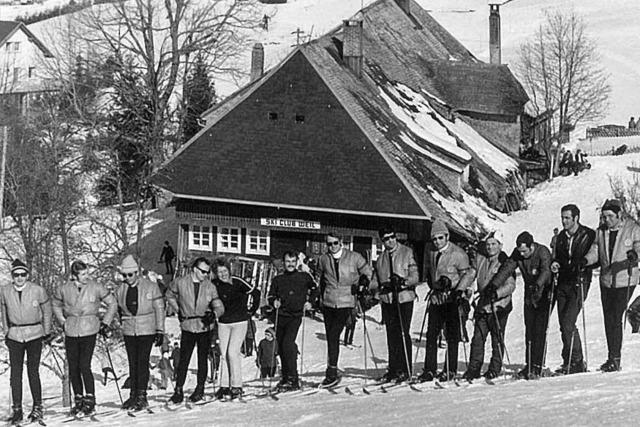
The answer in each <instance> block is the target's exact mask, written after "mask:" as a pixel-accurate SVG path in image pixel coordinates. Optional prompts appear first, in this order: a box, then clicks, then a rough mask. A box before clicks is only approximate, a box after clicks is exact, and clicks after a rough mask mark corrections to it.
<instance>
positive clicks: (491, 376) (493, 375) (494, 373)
mask: <svg viewBox="0 0 640 427" xmlns="http://www.w3.org/2000/svg"><path fill="white" fill-rule="evenodd" d="M483 376H484V377H485V379H488V380H492V379H494V378H498V376H500V372H498V371H494V370H493V369H489V370H487V372H485V373H484V375H483Z"/></svg>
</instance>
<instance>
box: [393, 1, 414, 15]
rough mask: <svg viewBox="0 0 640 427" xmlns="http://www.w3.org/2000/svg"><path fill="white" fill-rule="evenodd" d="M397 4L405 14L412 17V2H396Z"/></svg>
mask: <svg viewBox="0 0 640 427" xmlns="http://www.w3.org/2000/svg"><path fill="white" fill-rule="evenodd" d="M396 3H397V4H398V6H400V9H402V10H403V11H404V13H406V14H407V15H411V0H396Z"/></svg>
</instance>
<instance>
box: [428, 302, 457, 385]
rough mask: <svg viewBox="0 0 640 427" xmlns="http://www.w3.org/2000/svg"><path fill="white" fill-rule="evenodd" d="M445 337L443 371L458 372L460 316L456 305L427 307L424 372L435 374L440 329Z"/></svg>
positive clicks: (450, 303) (451, 303) (447, 304)
mask: <svg viewBox="0 0 640 427" xmlns="http://www.w3.org/2000/svg"><path fill="white" fill-rule="evenodd" d="M443 327H444V328H445V331H446V336H447V356H448V357H447V359H446V360H445V364H444V369H445V370H448V371H449V372H457V370H458V342H459V341H460V337H461V334H460V314H459V313H458V304H456V303H455V302H449V303H446V304H442V305H431V306H430V307H429V321H428V323H427V337H426V346H427V348H426V350H425V352H426V355H425V359H424V370H425V372H432V373H435V372H436V371H437V370H438V336H439V335H440V331H441V330H442V328H443Z"/></svg>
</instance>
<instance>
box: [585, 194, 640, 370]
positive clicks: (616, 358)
mask: <svg viewBox="0 0 640 427" xmlns="http://www.w3.org/2000/svg"><path fill="white" fill-rule="evenodd" d="M601 212H602V217H603V219H604V227H602V228H599V229H598V230H597V232H596V239H595V241H594V242H593V245H591V249H590V250H589V252H588V253H587V256H586V257H585V259H584V260H583V261H582V265H583V266H584V265H587V266H590V265H593V264H595V263H596V262H599V263H600V298H601V300H602V312H603V315H604V331H605V335H606V336H607V348H608V353H609V354H608V358H607V360H606V361H605V362H604V363H603V364H602V366H600V370H601V371H603V372H614V371H618V370H620V352H621V349H622V316H623V314H624V311H625V310H626V308H627V304H628V303H629V300H630V299H631V297H632V296H633V291H634V289H635V287H636V285H637V284H638V277H639V276H640V273H639V272H638V254H639V253H640V227H639V226H638V224H637V223H636V222H635V221H633V220H632V219H630V218H624V217H623V212H622V204H621V203H620V202H619V201H618V200H615V199H611V200H607V201H606V202H605V203H604V205H603V206H602V210H601Z"/></svg>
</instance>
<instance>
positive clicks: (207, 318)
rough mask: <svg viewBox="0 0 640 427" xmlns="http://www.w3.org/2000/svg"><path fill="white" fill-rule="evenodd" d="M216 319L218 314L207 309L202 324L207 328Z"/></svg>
mask: <svg viewBox="0 0 640 427" xmlns="http://www.w3.org/2000/svg"><path fill="white" fill-rule="evenodd" d="M215 321H216V315H215V314H214V312H213V311H211V310H207V311H205V312H204V316H202V324H203V325H204V327H205V329H206V328H207V327H209V325H211V324H212V323H213V322H215Z"/></svg>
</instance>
